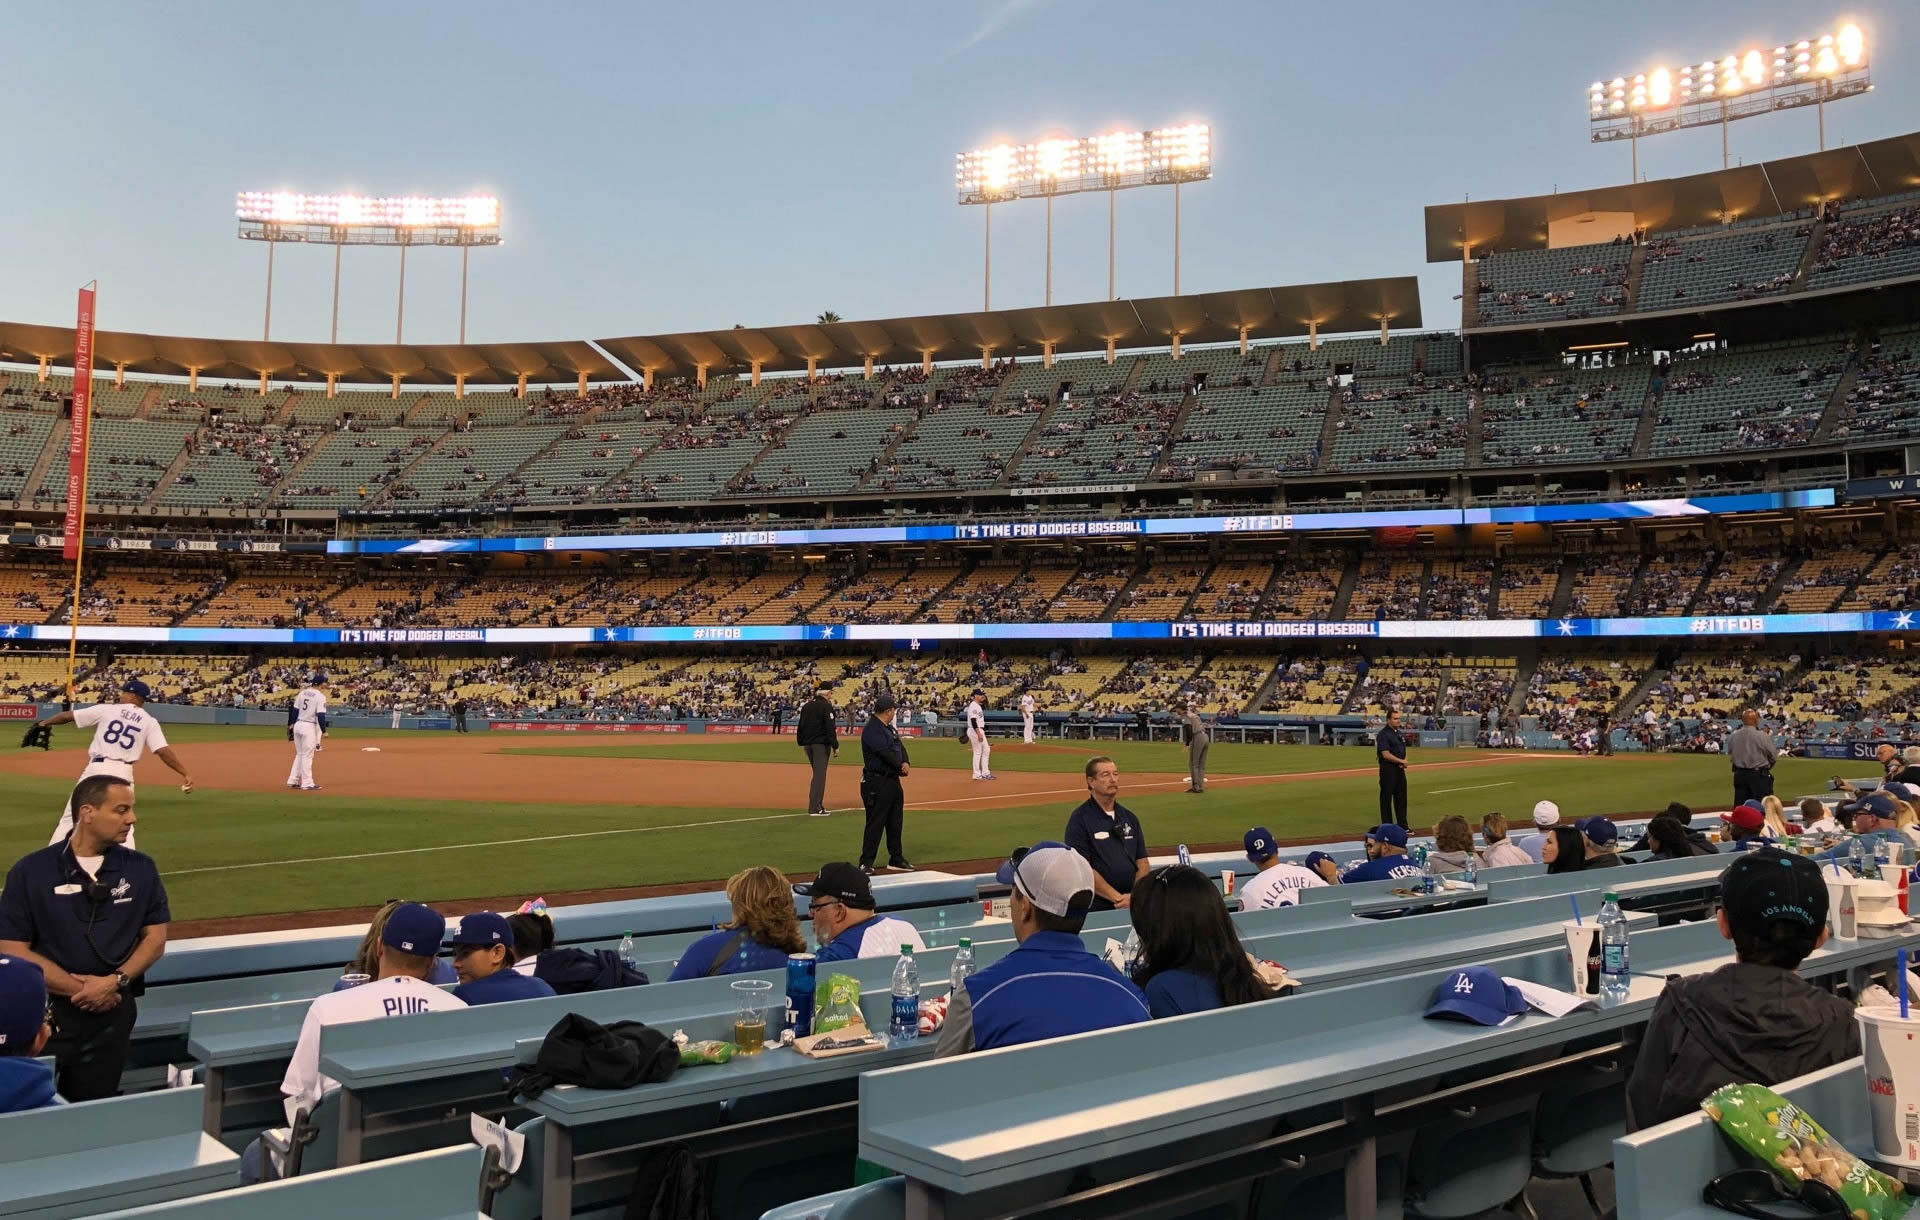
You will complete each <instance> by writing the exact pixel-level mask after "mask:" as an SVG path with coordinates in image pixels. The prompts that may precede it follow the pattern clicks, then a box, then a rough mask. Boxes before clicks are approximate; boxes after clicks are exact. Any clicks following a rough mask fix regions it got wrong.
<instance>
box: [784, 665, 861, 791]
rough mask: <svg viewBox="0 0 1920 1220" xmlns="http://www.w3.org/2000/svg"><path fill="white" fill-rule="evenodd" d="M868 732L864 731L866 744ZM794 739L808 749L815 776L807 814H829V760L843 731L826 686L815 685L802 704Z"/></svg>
mask: <svg viewBox="0 0 1920 1220" xmlns="http://www.w3.org/2000/svg"><path fill="white" fill-rule="evenodd" d="M865 739H866V735H865V734H864V733H863V734H862V735H861V741H862V744H863V745H864V743H865ZM793 741H794V744H795V745H797V746H799V747H800V748H801V749H802V750H804V751H806V755H807V765H808V766H810V767H812V768H813V779H812V781H811V782H810V783H809V784H808V785H807V815H808V816H809V817H816V818H824V817H826V816H827V763H828V761H829V760H831V759H832V758H834V757H836V756H837V755H838V754H839V753H840V733H839V730H837V729H836V728H834V724H833V701H832V700H830V699H828V698H827V688H826V687H825V686H824V685H821V686H816V687H814V690H813V698H811V699H809V700H807V701H806V702H805V703H803V704H801V705H800V715H799V718H798V719H796V720H795V721H794V722H793Z"/></svg>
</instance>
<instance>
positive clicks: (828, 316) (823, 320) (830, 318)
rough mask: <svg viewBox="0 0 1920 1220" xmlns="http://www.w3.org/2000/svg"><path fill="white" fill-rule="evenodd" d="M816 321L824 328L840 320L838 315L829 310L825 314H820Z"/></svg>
mask: <svg viewBox="0 0 1920 1220" xmlns="http://www.w3.org/2000/svg"><path fill="white" fill-rule="evenodd" d="M818 320H819V322H820V325H822V326H825V325H827V324H828V323H829V322H838V321H839V320H840V315H839V314H837V313H835V312H833V311H832V310H831V309H829V310H827V311H826V312H825V313H823V314H821V315H820V317H819V319H818Z"/></svg>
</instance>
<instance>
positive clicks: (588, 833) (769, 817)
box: [167, 813, 806, 877]
mask: <svg viewBox="0 0 1920 1220" xmlns="http://www.w3.org/2000/svg"><path fill="white" fill-rule="evenodd" d="M805 816H806V815H805V814H801V813H770V814H765V815H763V816H761V817H755V818H717V819H715V820H713V821H710V822H675V823H673V824H671V825H668V826H623V827H620V828H619V829H616V830H583V831H579V832H577V833H574V834H564V835H536V836H534V837H533V838H529V839H490V840H488V841H487V842H485V843H442V844H440V845H439V846H438V847H403V848H400V849H398V850H395V851H363V852H356V853H354V854H353V855H348V856H308V857H306V858H305V859H299V860H259V861H255V862H253V863H250V864H212V865H208V866H206V867H204V868H170V869H168V870H167V876H169V877H184V876H186V875H188V874H190V873H226V872H232V871H234V870H236V869H242V868H278V867H280V866H281V865H285V864H329V863H332V862H334V861H338V860H376V859H379V858H380V857H382V856H417V855H422V854H424V853H426V852H434V851H467V850H470V849H472V848H476V847H517V846H519V845H521V844H523V843H557V842H560V841H561V840H564V839H596V838H602V837H605V836H607V835H637V834H646V833H647V832H649V831H654V830H696V829H698V828H700V827H702V826H739V825H741V824H743V823H746V822H778V821H780V820H782V819H784V818H798V817H805Z"/></svg>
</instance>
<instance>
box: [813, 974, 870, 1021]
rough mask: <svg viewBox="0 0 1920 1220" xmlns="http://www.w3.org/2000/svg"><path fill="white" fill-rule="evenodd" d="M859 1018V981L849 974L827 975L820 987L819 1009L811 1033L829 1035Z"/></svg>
mask: <svg viewBox="0 0 1920 1220" xmlns="http://www.w3.org/2000/svg"><path fill="white" fill-rule="evenodd" d="M859 1018H860V981H859V980H858V979H856V978H854V977H853V976H852V975H849V974H829V975H828V976H827V978H826V981H825V982H823V983H822V984H821V985H820V1007H819V1011H817V1012H816V1013H815V1014H814V1017H813V1032H814V1033H816V1034H830V1033H832V1032H833V1031H834V1030H836V1029H845V1028H846V1027H847V1026H849V1025H851V1024H853V1023H854V1021H856V1020H858V1019H859Z"/></svg>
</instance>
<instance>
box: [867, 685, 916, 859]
mask: <svg viewBox="0 0 1920 1220" xmlns="http://www.w3.org/2000/svg"><path fill="white" fill-rule="evenodd" d="M897 706H899V705H898V704H897V703H896V702H895V700H894V697H893V696H892V695H888V694H882V695H881V696H880V697H879V698H877V699H875V700H874V701H873V714H872V715H871V716H868V717H867V723H866V726H865V727H864V728H862V729H861V730H860V803H861V804H862V805H864V806H865V807H866V810H867V829H866V833H865V834H864V835H863V836H862V837H861V840H860V867H861V869H862V870H863V871H865V872H869V873H871V872H872V871H873V862H874V859H875V857H876V856H877V855H878V854H879V851H880V835H881V833H882V832H884V833H885V834H886V836H887V867H888V868H894V869H911V868H912V867H913V865H911V864H909V863H907V852H906V849H905V848H904V847H902V846H901V844H900V832H901V827H902V824H903V823H904V821H905V819H906V808H907V792H906V789H905V788H903V787H901V785H900V781H901V780H902V779H905V778H906V776H907V773H908V772H909V771H910V770H911V768H910V766H909V765H908V759H907V743H906V742H904V741H901V740H900V734H899V732H898V731H897V730H895V729H894V727H893V709H894V708H895V707H897Z"/></svg>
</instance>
